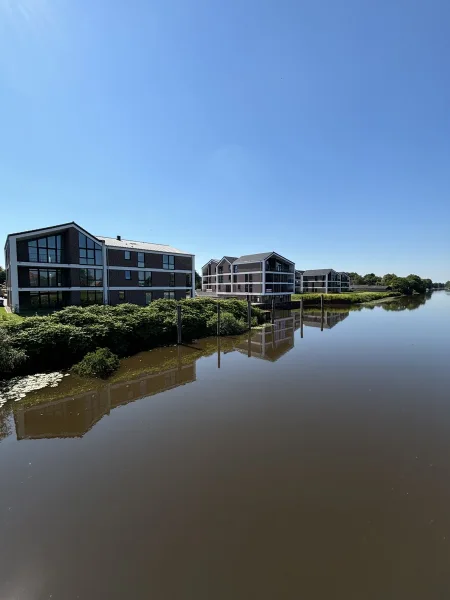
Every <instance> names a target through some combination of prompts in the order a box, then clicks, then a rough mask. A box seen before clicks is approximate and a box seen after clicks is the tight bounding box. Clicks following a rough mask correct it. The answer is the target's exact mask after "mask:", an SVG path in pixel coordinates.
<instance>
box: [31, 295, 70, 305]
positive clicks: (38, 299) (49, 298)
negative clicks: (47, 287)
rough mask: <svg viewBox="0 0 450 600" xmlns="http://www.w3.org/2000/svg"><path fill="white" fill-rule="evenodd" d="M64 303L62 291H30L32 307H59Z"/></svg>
mask: <svg viewBox="0 0 450 600" xmlns="http://www.w3.org/2000/svg"><path fill="white" fill-rule="evenodd" d="M62 304H63V298H62V292H30V306H31V307H32V308H36V309H38V308H44V309H46V308H57V307H60V306H62Z"/></svg>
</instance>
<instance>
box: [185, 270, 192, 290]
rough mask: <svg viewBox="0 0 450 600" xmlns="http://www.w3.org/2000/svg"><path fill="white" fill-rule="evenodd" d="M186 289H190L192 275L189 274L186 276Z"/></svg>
mask: <svg viewBox="0 0 450 600" xmlns="http://www.w3.org/2000/svg"><path fill="white" fill-rule="evenodd" d="M186 287H192V275H191V273H189V274H188V275H186Z"/></svg>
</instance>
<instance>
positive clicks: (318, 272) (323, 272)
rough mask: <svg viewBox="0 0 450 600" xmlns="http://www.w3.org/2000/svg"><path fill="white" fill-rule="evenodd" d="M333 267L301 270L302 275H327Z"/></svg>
mask: <svg viewBox="0 0 450 600" xmlns="http://www.w3.org/2000/svg"><path fill="white" fill-rule="evenodd" d="M333 271H334V269H310V270H309V271H303V276H306V277H309V276H313V275H328V273H331V272H333Z"/></svg>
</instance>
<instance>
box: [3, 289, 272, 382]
mask: <svg viewBox="0 0 450 600" xmlns="http://www.w3.org/2000/svg"><path fill="white" fill-rule="evenodd" d="M220 305H221V309H222V316H223V315H225V314H227V315H229V316H231V317H233V319H234V320H233V321H231V320H230V318H229V317H228V316H227V317H225V321H224V323H223V325H222V328H221V330H222V331H223V333H222V335H226V332H227V331H230V335H231V334H235V333H237V332H241V331H243V329H242V327H243V326H244V325H242V323H243V324H245V323H246V322H247V303H246V302H243V301H240V300H223V301H220ZM181 306H182V328H183V329H182V339H183V341H185V342H188V341H191V340H193V339H196V338H202V337H207V336H209V335H215V334H216V327H217V325H216V326H214V317H215V318H217V301H215V300H212V299H210V298H201V299H189V300H184V301H182V302H181ZM176 307H177V302H175V301H174V300H156V301H155V302H152V303H151V304H150V305H149V306H146V307H142V306H137V305H135V304H121V305H119V306H103V305H100V306H87V307H79V306H69V307H68V308H65V309H63V310H60V311H58V312H54V313H52V314H50V315H48V316H45V317H37V316H35V317H29V318H26V319H20V320H10V321H8V322H5V323H4V324H0V327H1V328H2V329H4V331H5V332H7V334H8V335H9V336H10V339H11V345H12V346H13V347H14V348H16V349H17V350H18V351H25V352H26V357H25V360H24V361H21V362H20V361H16V363H15V366H14V368H13V371H17V372H20V371H22V372H27V373H33V372H34V373H36V372H38V371H45V370H54V369H62V368H66V367H70V366H72V365H73V364H74V363H77V362H78V361H80V360H81V359H82V358H83V356H85V355H86V353H88V352H92V351H94V350H95V349H96V348H109V350H111V352H113V353H114V354H117V355H118V356H130V355H132V354H136V353H137V352H140V351H142V350H150V349H151V348H155V347H156V346H165V345H168V344H174V343H176V341H177V309H176ZM263 316H264V315H263V312H262V311H261V310H259V309H257V308H252V325H253V326H255V325H257V324H258V323H262V322H263ZM237 323H239V324H237ZM244 330H245V329H244Z"/></svg>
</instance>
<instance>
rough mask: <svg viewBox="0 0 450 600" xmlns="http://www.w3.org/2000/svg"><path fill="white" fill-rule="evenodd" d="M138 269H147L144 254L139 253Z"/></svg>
mask: <svg viewBox="0 0 450 600" xmlns="http://www.w3.org/2000/svg"><path fill="white" fill-rule="evenodd" d="M138 267H145V257H144V253H143V252H138Z"/></svg>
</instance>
